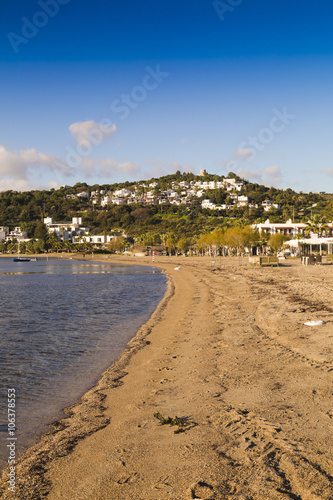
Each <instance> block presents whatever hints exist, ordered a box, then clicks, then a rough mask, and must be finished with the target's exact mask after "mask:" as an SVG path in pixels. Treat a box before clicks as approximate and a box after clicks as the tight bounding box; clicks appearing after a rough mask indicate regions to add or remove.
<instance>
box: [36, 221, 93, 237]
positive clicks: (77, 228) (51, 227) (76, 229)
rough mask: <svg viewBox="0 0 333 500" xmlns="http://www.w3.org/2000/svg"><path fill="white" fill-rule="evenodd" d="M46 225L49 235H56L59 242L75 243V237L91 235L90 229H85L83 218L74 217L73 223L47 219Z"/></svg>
mask: <svg viewBox="0 0 333 500" xmlns="http://www.w3.org/2000/svg"><path fill="white" fill-rule="evenodd" d="M44 224H45V226H46V228H47V231H48V233H50V234H51V233H54V234H55V235H56V236H57V238H58V240H61V241H71V242H72V241H73V238H74V237H75V236H80V235H82V234H88V233H89V227H83V226H82V225H81V224H82V217H73V218H72V222H54V220H53V218H52V217H45V218H44Z"/></svg>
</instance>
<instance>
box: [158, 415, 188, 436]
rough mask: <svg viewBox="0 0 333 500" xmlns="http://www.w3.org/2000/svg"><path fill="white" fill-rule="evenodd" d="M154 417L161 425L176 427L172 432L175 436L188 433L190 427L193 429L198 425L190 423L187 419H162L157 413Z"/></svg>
mask: <svg viewBox="0 0 333 500" xmlns="http://www.w3.org/2000/svg"><path fill="white" fill-rule="evenodd" d="M154 417H155V418H157V420H159V422H160V424H161V425H171V426H175V425H176V426H178V429H176V430H175V431H174V433H175V434H179V433H181V432H185V431H188V430H189V429H191V428H192V427H195V426H196V425H198V424H197V423H195V422H190V421H189V420H188V419H187V418H179V417H177V416H176V417H175V418H170V417H167V418H165V417H163V416H162V415H161V414H160V413H159V412H156V413H154Z"/></svg>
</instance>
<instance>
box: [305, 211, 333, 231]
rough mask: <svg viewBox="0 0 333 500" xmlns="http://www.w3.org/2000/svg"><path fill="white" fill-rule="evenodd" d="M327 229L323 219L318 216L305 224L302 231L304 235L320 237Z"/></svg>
mask: <svg viewBox="0 0 333 500" xmlns="http://www.w3.org/2000/svg"><path fill="white" fill-rule="evenodd" d="M328 231H329V227H328V225H327V223H326V221H325V219H324V217H321V216H320V215H317V214H316V215H314V216H313V217H312V219H311V220H309V221H308V222H307V225H306V228H305V229H304V232H305V234H307V235H309V234H311V233H313V234H317V235H318V236H321V235H322V234H323V233H327V232H328Z"/></svg>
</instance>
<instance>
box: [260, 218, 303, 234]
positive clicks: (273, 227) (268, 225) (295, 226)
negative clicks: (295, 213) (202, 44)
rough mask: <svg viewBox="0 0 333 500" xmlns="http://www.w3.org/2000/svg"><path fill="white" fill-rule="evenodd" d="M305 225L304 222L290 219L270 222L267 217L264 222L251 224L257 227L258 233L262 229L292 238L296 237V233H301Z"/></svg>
mask: <svg viewBox="0 0 333 500" xmlns="http://www.w3.org/2000/svg"><path fill="white" fill-rule="evenodd" d="M306 226H307V225H306V224H304V222H292V220H291V219H289V220H287V222H270V221H269V219H267V220H266V222H263V223H261V224H253V225H252V227H253V228H254V229H258V231H259V233H262V232H263V231H264V232H266V233H268V234H277V233H281V234H284V235H285V236H290V237H293V238H296V235H297V234H303V231H304V229H305V228H306Z"/></svg>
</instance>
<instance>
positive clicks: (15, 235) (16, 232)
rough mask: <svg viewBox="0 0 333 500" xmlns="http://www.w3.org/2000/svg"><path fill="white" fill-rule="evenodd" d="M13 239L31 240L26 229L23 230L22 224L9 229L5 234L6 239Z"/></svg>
mask: <svg viewBox="0 0 333 500" xmlns="http://www.w3.org/2000/svg"><path fill="white" fill-rule="evenodd" d="M6 229H8V228H6ZM11 240H17V241H29V239H28V233H27V232H26V231H21V228H20V226H16V227H15V228H14V229H13V231H9V232H8V233H7V234H6V236H5V241H11Z"/></svg>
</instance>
